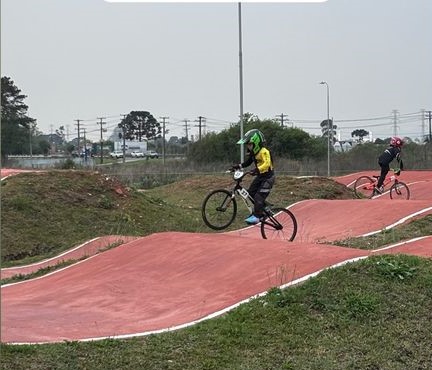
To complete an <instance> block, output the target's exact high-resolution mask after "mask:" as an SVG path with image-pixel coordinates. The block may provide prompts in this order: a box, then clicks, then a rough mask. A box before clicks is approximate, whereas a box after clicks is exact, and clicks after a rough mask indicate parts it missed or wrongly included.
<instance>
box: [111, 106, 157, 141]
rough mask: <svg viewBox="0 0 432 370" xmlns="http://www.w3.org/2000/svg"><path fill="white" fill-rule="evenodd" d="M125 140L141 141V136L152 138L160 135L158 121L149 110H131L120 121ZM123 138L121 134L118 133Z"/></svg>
mask: <svg viewBox="0 0 432 370" xmlns="http://www.w3.org/2000/svg"><path fill="white" fill-rule="evenodd" d="M119 127H120V128H122V129H123V133H124V138H125V139H126V140H138V141H142V139H143V138H145V139H147V140H152V139H155V138H158V137H160V134H161V132H162V129H161V126H160V123H159V122H158V121H157V120H156V118H154V117H153V116H152V115H151V114H150V113H149V112H146V111H132V112H130V113H129V114H128V115H127V116H126V117H125V118H124V119H123V120H122V121H121V122H120V123H119ZM119 136H120V138H123V134H122V133H120V134H119Z"/></svg>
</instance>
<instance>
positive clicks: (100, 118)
mask: <svg viewBox="0 0 432 370" xmlns="http://www.w3.org/2000/svg"><path fill="white" fill-rule="evenodd" d="M98 119H99V120H100V121H99V122H98V124H99V125H100V163H101V164H102V163H103V136H102V133H103V125H105V124H106V122H104V121H103V120H104V119H105V117H98Z"/></svg>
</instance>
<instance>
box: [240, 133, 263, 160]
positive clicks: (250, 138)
mask: <svg viewBox="0 0 432 370" xmlns="http://www.w3.org/2000/svg"><path fill="white" fill-rule="evenodd" d="M264 142H265V139H264V134H263V133H262V132H261V131H260V130H257V129H256V128H254V129H252V130H249V131H248V132H246V134H245V135H244V136H243V139H240V140H239V141H237V144H249V143H253V148H252V151H253V152H254V154H257V153H258V152H259V151H260V150H261V148H262V147H263V146H264Z"/></svg>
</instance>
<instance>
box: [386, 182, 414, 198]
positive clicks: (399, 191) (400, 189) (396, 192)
mask: <svg viewBox="0 0 432 370" xmlns="http://www.w3.org/2000/svg"><path fill="white" fill-rule="evenodd" d="M390 198H391V199H409V198H410V190H409V188H408V185H407V184H405V183H404V182H401V181H398V182H395V183H394V184H393V185H392V187H391V188H390Z"/></svg>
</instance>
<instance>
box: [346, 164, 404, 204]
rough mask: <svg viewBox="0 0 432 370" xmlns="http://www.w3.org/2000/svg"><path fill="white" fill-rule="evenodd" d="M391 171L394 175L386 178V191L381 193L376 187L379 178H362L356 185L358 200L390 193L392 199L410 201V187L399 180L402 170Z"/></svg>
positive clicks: (384, 186)
mask: <svg viewBox="0 0 432 370" xmlns="http://www.w3.org/2000/svg"><path fill="white" fill-rule="evenodd" d="M391 170H392V171H393V175H391V176H387V177H386V178H385V180H384V183H383V189H384V191H379V190H378V189H377V187H376V184H377V182H378V179H379V176H372V177H369V176H360V177H359V178H358V179H357V180H356V181H355V183H354V193H355V194H356V196H357V197H358V198H372V197H374V196H378V195H382V194H386V193H387V192H389V193H390V198H391V199H409V197H410V190H409V188H408V185H407V184H405V183H404V182H402V181H399V180H398V176H399V173H400V170H395V169H393V168H392V169H391ZM390 184H391V185H390ZM389 185H390V188H389ZM386 188H389V190H386Z"/></svg>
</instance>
